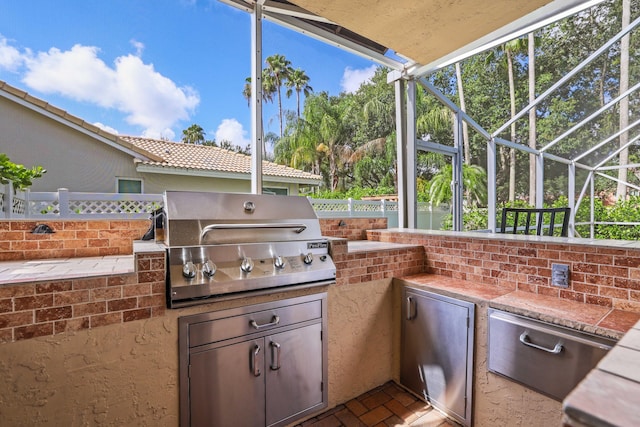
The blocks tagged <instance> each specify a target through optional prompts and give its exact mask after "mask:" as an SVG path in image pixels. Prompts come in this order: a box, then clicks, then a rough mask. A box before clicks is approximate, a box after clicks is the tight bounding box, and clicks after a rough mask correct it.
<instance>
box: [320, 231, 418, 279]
mask: <svg viewBox="0 0 640 427" xmlns="http://www.w3.org/2000/svg"><path fill="white" fill-rule="evenodd" d="M331 256H332V258H333V262H334V263H335V264H336V281H337V283H338V285H346V284H353V283H362V282H370V281H372V280H380V279H392V278H394V277H404V276H410V275H412V274H418V273H422V272H424V263H425V258H424V249H423V248H421V247H420V246H415V247H407V248H402V249H386V250H378V251H376V250H373V251H367V252H351V253H349V252H348V243H347V241H346V240H338V239H336V240H332V241H331Z"/></svg>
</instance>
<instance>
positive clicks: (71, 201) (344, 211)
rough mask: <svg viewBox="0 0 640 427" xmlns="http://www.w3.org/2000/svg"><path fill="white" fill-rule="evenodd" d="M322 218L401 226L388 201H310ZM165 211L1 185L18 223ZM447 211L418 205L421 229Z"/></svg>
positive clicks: (158, 198)
mask: <svg viewBox="0 0 640 427" xmlns="http://www.w3.org/2000/svg"><path fill="white" fill-rule="evenodd" d="M309 201H310V202H311V205H312V206H313V209H314V210H315V212H316V215H318V217H319V218H345V217H360V218H362V217H369V218H375V217H378V218H380V217H386V218H387V224H388V227H389V228H394V227H397V226H398V203H397V202H390V201H386V200H380V201H372V200H353V199H347V200H335V199H312V198H309ZM160 207H162V195H161V194H123V193H77V192H70V191H68V190H67V189H65V188H61V189H59V190H58V191H57V192H50V193H39V192H31V191H26V192H16V193H15V194H14V192H13V188H12V186H11V185H5V186H1V185H0V218H18V219H148V218H149V216H150V214H151V212H153V211H154V210H156V209H158V208H160ZM448 213H449V211H448V209H446V208H432V207H431V206H430V205H429V204H428V203H418V228H421V229H440V224H441V222H442V218H443V217H444V216H445V215H447V214H448Z"/></svg>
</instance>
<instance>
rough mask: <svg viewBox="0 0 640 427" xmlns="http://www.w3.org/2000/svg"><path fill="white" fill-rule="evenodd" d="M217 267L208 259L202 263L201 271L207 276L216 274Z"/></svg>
mask: <svg viewBox="0 0 640 427" xmlns="http://www.w3.org/2000/svg"><path fill="white" fill-rule="evenodd" d="M217 269H218V267H216V265H215V264H214V263H213V261H211V260H210V259H208V260H207V261H206V262H205V263H204V264H202V273H203V274H204V275H205V276H207V277H213V275H214V274H216V270H217Z"/></svg>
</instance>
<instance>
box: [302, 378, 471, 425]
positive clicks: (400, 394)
mask: <svg viewBox="0 0 640 427" xmlns="http://www.w3.org/2000/svg"><path fill="white" fill-rule="evenodd" d="M389 426H397V427H402V426H407V427H459V425H458V424H457V423H455V422H454V421H452V420H450V419H448V418H447V417H445V416H444V415H442V414H441V413H440V412H438V411H437V410H435V409H433V407H432V406H431V405H430V404H429V403H426V402H423V401H422V400H420V399H417V398H416V397H415V396H413V395H412V394H411V393H407V392H406V391H405V390H403V389H402V387H400V386H398V385H397V384H395V383H394V382H388V383H386V384H384V385H381V386H380V387H376V388H375V389H373V390H371V391H369V392H367V393H364V394H363V395H361V396H358V397H356V398H355V399H352V400H350V401H348V402H347V403H345V404H343V405H338V406H336V407H335V408H333V409H331V410H329V411H327V412H324V413H322V414H320V415H318V416H315V417H313V418H311V419H308V420H306V421H305V422H303V423H302V424H298V425H297V426H295V427H389Z"/></svg>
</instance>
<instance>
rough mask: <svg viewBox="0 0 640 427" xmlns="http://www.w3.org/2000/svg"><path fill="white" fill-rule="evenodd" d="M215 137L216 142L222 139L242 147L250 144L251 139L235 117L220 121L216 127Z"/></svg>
mask: <svg viewBox="0 0 640 427" xmlns="http://www.w3.org/2000/svg"><path fill="white" fill-rule="evenodd" d="M215 139H216V142H217V143H218V144H220V143H221V142H222V141H229V142H231V143H232V144H234V145H239V146H240V147H242V148H244V147H246V146H247V145H249V144H251V140H250V139H249V138H247V131H246V130H245V129H243V127H242V124H241V123H240V122H239V121H237V120H236V119H223V120H222V123H220V125H218V129H216V136H215Z"/></svg>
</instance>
